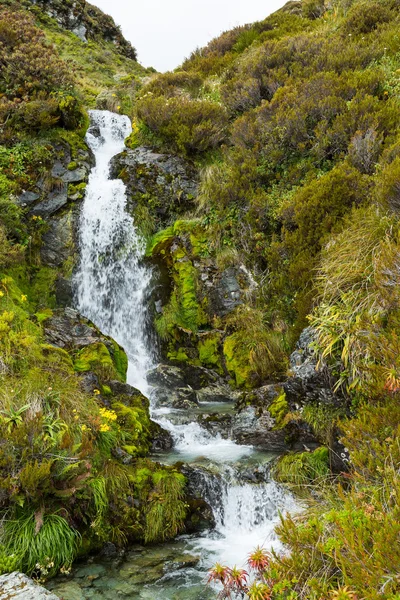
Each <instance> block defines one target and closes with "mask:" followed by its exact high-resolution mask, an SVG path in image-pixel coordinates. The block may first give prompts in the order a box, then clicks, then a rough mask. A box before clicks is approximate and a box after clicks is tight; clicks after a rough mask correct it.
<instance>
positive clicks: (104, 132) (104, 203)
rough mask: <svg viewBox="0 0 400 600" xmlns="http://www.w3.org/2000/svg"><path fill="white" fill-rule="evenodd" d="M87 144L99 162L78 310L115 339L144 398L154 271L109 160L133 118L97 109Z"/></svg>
mask: <svg viewBox="0 0 400 600" xmlns="http://www.w3.org/2000/svg"><path fill="white" fill-rule="evenodd" d="M90 118H91V122H92V126H94V128H96V129H97V132H96V135H94V134H93V129H94V128H92V132H91V131H90V130H89V132H88V134H87V136H86V141H87V144H88V145H89V146H90V148H91V150H92V151H93V154H94V156H95V160H96V166H95V167H94V168H93V170H92V172H91V174H90V177H89V182H88V185H87V189H86V197H85V201H84V204H83V208H82V212H81V220H80V264H79V268H78V271H77V273H76V275H75V288H76V302H77V307H78V309H79V311H80V312H81V313H82V314H83V315H85V316H86V317H88V318H89V319H91V320H92V321H93V322H94V323H95V324H96V325H97V326H98V327H99V328H100V329H101V330H102V331H103V332H104V333H105V334H107V335H111V336H112V337H113V338H114V339H115V340H116V341H117V342H118V343H119V344H120V345H121V346H123V348H125V351H126V353H127V355H128V358H129V371H128V382H129V383H130V384H131V385H133V386H134V387H136V388H138V389H140V390H141V391H143V392H144V393H145V392H146V391H147V381H146V371H148V369H149V368H150V367H151V366H152V362H153V361H152V357H151V353H150V352H149V348H148V344H147V343H146V325H147V314H146V294H147V293H148V290H149V285H150V280H151V276H152V273H151V270H150V268H149V267H147V266H144V265H143V264H142V263H141V259H142V257H143V254H144V247H143V241H142V240H141V238H140V237H139V236H138V234H137V231H136V229H135V226H134V223H133V219H132V218H131V217H130V215H129V214H128V213H127V212H126V201H127V199H126V188H125V185H124V183H123V182H122V181H121V180H120V179H110V178H109V172H110V161H111V159H112V158H113V157H114V156H115V155H116V154H119V153H120V152H122V151H123V150H124V148H125V145H124V140H125V138H126V137H127V136H128V135H129V134H130V133H131V131H132V128H131V123H130V121H129V119H128V117H126V116H123V115H117V114H115V113H111V112H108V111H98V110H92V111H91V112H90Z"/></svg>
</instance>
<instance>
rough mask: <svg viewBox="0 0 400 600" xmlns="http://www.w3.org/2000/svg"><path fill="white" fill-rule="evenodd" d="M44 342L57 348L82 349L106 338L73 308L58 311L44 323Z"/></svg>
mask: <svg viewBox="0 0 400 600" xmlns="http://www.w3.org/2000/svg"><path fill="white" fill-rule="evenodd" d="M44 333H45V337H46V341H47V342H48V343H50V344H53V345H54V346H58V347H59V348H66V349H69V348H84V347H85V346H89V345H90V344H94V343H96V342H98V341H104V340H105V339H106V338H105V337H104V336H103V335H102V334H101V332H100V330H98V329H97V328H96V327H94V326H93V325H90V324H89V321H88V320H87V319H85V318H84V317H82V316H81V315H80V314H79V313H78V311H76V310H74V309H73V308H65V309H59V310H56V311H54V312H53V316H52V317H50V318H49V319H47V320H46V321H45V322H44Z"/></svg>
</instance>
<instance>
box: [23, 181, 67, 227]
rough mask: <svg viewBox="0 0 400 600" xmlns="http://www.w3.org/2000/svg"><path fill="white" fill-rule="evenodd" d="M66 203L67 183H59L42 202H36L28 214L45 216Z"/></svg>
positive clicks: (48, 215)
mask: <svg viewBox="0 0 400 600" xmlns="http://www.w3.org/2000/svg"><path fill="white" fill-rule="evenodd" d="M67 204H68V184H67V183H61V184H60V185H59V186H58V187H57V188H56V189H54V190H53V191H51V192H50V193H49V194H47V196H46V197H45V199H44V200H43V201H42V202H39V204H36V205H35V206H34V207H33V208H32V210H31V211H30V213H29V214H30V215H32V216H36V217H42V218H47V217H50V216H51V215H53V214H54V213H56V212H57V211H59V210H60V209H61V208H63V207H64V206H66V205H67Z"/></svg>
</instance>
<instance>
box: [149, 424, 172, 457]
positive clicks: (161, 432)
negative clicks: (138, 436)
mask: <svg viewBox="0 0 400 600" xmlns="http://www.w3.org/2000/svg"><path fill="white" fill-rule="evenodd" d="M151 437H152V444H151V450H152V452H161V451H164V450H171V448H172V447H173V445H174V441H173V439H172V436H171V434H170V433H169V431H166V430H165V429H163V428H162V427H161V426H160V425H159V424H158V423H154V422H152V436H151Z"/></svg>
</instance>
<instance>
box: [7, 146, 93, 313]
mask: <svg viewBox="0 0 400 600" xmlns="http://www.w3.org/2000/svg"><path fill="white" fill-rule="evenodd" d="M53 155H54V159H53V164H52V166H51V168H49V169H48V170H47V171H46V172H45V174H44V175H42V177H41V178H40V179H39V180H38V181H37V182H36V186H35V187H34V188H33V189H32V190H29V191H24V192H22V194H21V195H20V196H19V198H18V199H17V202H18V204H19V205H20V206H21V207H22V208H24V209H26V211H27V213H28V215H29V217H30V218H31V219H33V220H36V222H37V224H38V226H39V227H40V228H41V230H42V234H41V243H40V250H39V252H40V263H41V265H42V266H44V267H50V268H51V269H54V271H55V272H56V277H55V296H56V301H57V304H58V305H59V306H68V305H71V304H72V289H71V282H70V280H71V274H72V270H73V267H74V265H75V263H76V260H77V239H78V223H79V214H80V207H79V201H81V200H83V198H84V193H85V187H86V182H87V180H88V177H89V172H90V168H91V167H92V166H93V157H92V155H91V153H90V151H89V149H86V150H84V149H83V147H82V148H75V149H74V150H73V151H72V150H71V148H70V146H69V144H67V143H61V142H59V143H58V144H55V145H54V146H53Z"/></svg>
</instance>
